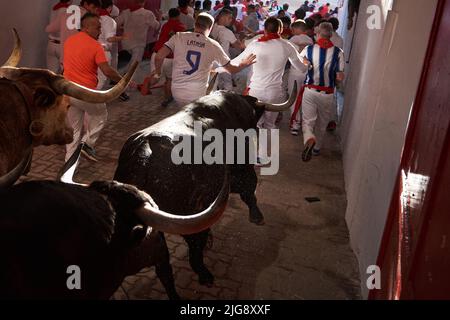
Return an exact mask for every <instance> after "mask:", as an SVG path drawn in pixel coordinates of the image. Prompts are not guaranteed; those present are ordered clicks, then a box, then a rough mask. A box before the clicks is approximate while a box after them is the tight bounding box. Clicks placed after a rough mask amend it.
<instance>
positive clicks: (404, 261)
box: [369, 0, 450, 299]
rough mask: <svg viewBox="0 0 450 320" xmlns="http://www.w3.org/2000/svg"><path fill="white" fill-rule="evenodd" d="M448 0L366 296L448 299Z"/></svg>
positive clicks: (433, 41) (432, 43)
mask: <svg viewBox="0 0 450 320" xmlns="http://www.w3.org/2000/svg"><path fill="white" fill-rule="evenodd" d="M449 34H450V0H440V1H439V4H438V9H437V13H436V17H435V22H434V25H433V31H432V36H431V39H430V43H429V48H428V51H427V57H426V61H425V66H424V70H423V72H422V78H421V82H420V86H419V90H418V93H417V97H416V101H415V104H414V106H413V110H412V114H411V119H410V124H409V127H408V131H407V136H406V141H405V147H404V151H403V155H402V160H401V166H400V172H399V176H398V179H397V185H396V188H395V191H394V194H393V198H392V202H391V207H390V212H389V216H388V221H387V224H386V228H385V231H384V236H383V241H382V244H381V249H380V254H379V258H378V265H379V266H380V267H381V272H382V288H381V290H373V291H372V292H371V293H370V295H369V298H371V299H450V41H449Z"/></svg>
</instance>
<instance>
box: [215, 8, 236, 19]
mask: <svg viewBox="0 0 450 320" xmlns="http://www.w3.org/2000/svg"><path fill="white" fill-rule="evenodd" d="M232 15H233V11H232V10H230V9H229V8H223V9H222V10H220V12H219V14H218V15H217V17H218V18H219V17H223V16H232Z"/></svg>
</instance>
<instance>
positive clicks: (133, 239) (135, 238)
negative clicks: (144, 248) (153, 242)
mask: <svg viewBox="0 0 450 320" xmlns="http://www.w3.org/2000/svg"><path fill="white" fill-rule="evenodd" d="M147 228H148V227H147V226H144V225H137V226H135V227H134V228H133V229H132V230H131V234H130V245H132V246H135V245H138V244H139V243H141V242H142V240H143V239H144V238H145V236H146V235H147Z"/></svg>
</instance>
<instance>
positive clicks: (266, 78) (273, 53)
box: [233, 17, 307, 164]
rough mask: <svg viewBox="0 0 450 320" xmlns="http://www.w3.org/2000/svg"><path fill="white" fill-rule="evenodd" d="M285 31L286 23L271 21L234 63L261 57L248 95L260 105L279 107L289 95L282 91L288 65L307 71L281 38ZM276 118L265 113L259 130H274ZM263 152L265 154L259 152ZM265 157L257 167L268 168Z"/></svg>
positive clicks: (271, 113) (254, 70) (272, 114)
mask: <svg viewBox="0 0 450 320" xmlns="http://www.w3.org/2000/svg"><path fill="white" fill-rule="evenodd" d="M282 31H283V23H282V22H281V21H280V20H279V19H276V18H273V17H272V18H268V19H267V20H266V22H265V24H264V36H263V37H262V38H260V39H258V40H257V41H253V42H252V43H250V44H249V45H248V47H247V49H245V50H244V52H243V53H242V54H241V55H240V56H238V57H237V58H236V59H234V60H233V63H237V62H239V61H240V59H242V58H243V57H244V56H245V55H247V54H250V53H251V54H255V55H256V56H257V57H258V62H257V63H255V64H254V65H253V72H252V76H251V79H250V84H249V91H248V93H249V95H251V96H253V97H256V98H258V100H259V101H261V102H265V103H275V104H277V103H282V102H283V101H285V99H286V92H285V90H283V74H284V70H285V66H286V63H287V62H288V61H290V63H291V65H292V67H293V68H295V69H298V70H304V71H306V70H307V67H306V66H305V65H304V64H303V62H302V58H301V56H300V54H299V52H298V51H297V49H296V48H295V46H294V45H293V44H291V43H290V42H289V41H287V40H284V39H281V38H280V35H281V33H282ZM297 85H300V84H297ZM277 116H278V112H270V111H266V112H265V113H264V115H263V116H262V117H261V119H260V120H259V122H258V127H259V128H260V129H268V130H272V129H275V128H276V124H275V122H276V120H277ZM270 136H271V135H270V134H269V137H270ZM269 146H270V142H269ZM261 151H262V152H264V150H262V149H261V148H260V152H261ZM265 157H266V155H265V154H264V153H261V154H260V155H259V159H258V163H259V164H265V163H266V162H267V159H266V158H265Z"/></svg>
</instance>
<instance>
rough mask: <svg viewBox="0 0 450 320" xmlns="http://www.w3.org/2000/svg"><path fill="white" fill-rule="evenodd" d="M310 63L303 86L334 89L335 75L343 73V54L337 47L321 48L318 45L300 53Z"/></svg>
mask: <svg viewBox="0 0 450 320" xmlns="http://www.w3.org/2000/svg"><path fill="white" fill-rule="evenodd" d="M301 56H302V57H306V58H307V59H308V60H309V61H310V62H311V67H310V69H309V70H308V74H307V76H306V80H305V84H307V85H315V86H320V87H329V88H335V87H336V74H337V73H338V72H344V67H345V60H344V52H343V51H342V50H341V49H339V48H338V47H331V48H328V49H324V48H321V47H320V46H319V45H318V44H315V45H311V46H308V47H306V48H305V49H304V50H303V52H302V53H301Z"/></svg>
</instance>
